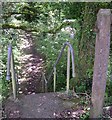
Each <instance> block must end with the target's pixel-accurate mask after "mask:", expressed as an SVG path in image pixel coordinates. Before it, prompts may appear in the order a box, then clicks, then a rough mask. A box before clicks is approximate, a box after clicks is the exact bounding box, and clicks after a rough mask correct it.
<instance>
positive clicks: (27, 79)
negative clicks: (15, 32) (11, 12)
mask: <svg viewBox="0 0 112 120" xmlns="http://www.w3.org/2000/svg"><path fill="white" fill-rule="evenodd" d="M20 51H21V54H22V56H21V57H20V59H19V61H20V63H21V67H20V73H19V74H20V75H19V79H18V81H19V93H20V94H25V95H28V94H36V93H39V92H41V87H42V86H41V72H42V70H43V63H44V60H43V57H42V55H40V54H39V53H38V52H37V50H36V45H35V41H34V40H33V38H32V36H31V34H29V33H25V34H24V35H22V36H21V46H20Z"/></svg>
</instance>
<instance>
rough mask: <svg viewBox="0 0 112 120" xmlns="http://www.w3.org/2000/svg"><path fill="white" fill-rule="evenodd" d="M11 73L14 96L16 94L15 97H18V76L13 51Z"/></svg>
mask: <svg viewBox="0 0 112 120" xmlns="http://www.w3.org/2000/svg"><path fill="white" fill-rule="evenodd" d="M11 74H12V89H13V96H14V99H16V97H17V87H16V76H15V68H14V58H13V53H12V54H11Z"/></svg>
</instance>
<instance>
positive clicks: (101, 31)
mask: <svg viewBox="0 0 112 120" xmlns="http://www.w3.org/2000/svg"><path fill="white" fill-rule="evenodd" d="M110 25H111V11H110V9H100V10H99V12H98V14H97V28H98V30H97V34H96V46H95V61H94V74H93V85H92V97H91V110H90V118H98V117H99V116H100V115H102V110H103V103H104V94H105V88H106V76H107V66H108V58H109V48H110Z"/></svg>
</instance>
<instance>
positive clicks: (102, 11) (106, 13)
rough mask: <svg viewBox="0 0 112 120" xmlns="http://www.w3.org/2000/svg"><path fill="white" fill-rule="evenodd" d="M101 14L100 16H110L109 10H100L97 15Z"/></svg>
mask: <svg viewBox="0 0 112 120" xmlns="http://www.w3.org/2000/svg"><path fill="white" fill-rule="evenodd" d="M99 14H101V15H103V16H104V15H106V16H108V15H110V14H111V10H110V9H100V10H99V12H98V15H99Z"/></svg>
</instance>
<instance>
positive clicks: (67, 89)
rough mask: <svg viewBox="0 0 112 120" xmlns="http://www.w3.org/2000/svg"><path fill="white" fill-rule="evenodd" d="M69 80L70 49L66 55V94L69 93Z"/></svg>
mask: <svg viewBox="0 0 112 120" xmlns="http://www.w3.org/2000/svg"><path fill="white" fill-rule="evenodd" d="M69 80H70V48H69V47H68V55H67V86H66V92H67V93H68V92H69Z"/></svg>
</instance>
